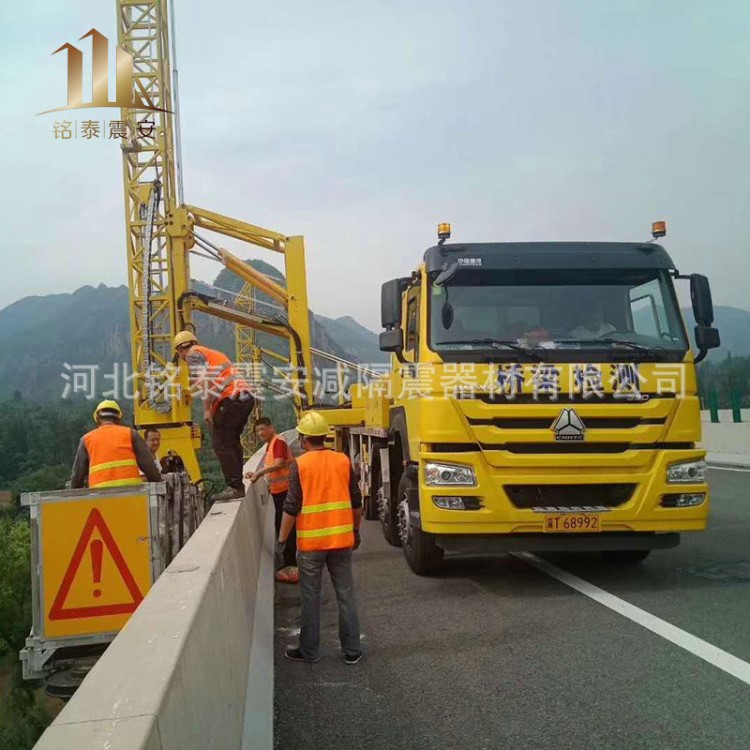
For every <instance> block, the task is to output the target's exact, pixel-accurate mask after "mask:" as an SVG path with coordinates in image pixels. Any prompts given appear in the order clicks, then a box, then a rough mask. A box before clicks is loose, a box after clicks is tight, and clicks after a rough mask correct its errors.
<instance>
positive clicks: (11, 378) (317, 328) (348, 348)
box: [0, 261, 376, 402]
mask: <svg viewBox="0 0 750 750" xmlns="http://www.w3.org/2000/svg"><path fill="white" fill-rule="evenodd" d="M252 265H253V266H254V267H255V268H257V269H258V270H260V271H263V272H265V273H269V274H271V275H272V276H275V277H276V278H277V280H278V281H279V283H281V284H282V285H283V283H284V282H283V278H281V276H280V273H279V271H278V270H277V269H275V268H273V267H272V266H269V265H268V264H267V263H263V261H252ZM242 286H243V282H242V280H241V279H239V278H238V277H237V276H235V275H234V274H232V273H230V272H229V271H227V270H223V271H222V272H221V273H220V274H219V275H218V276H217V278H216V279H215V281H214V284H213V286H210V285H207V284H205V283H203V282H200V281H194V282H193V284H192V287H193V289H195V290H196V291H198V292H201V293H204V294H208V295H211V296H213V297H220V298H222V299H224V300H226V301H234V296H235V295H236V293H238V292H239V291H240V290H241V288H242ZM220 289H221V290H225V291H223V292H221V291H218V290H220ZM257 300H258V306H257V311H258V313H259V314H262V313H264V312H265V313H276V314H278V313H279V312H280V311H279V310H274V309H273V308H270V307H268V306H267V305H268V304H271V303H272V301H271V300H269V299H268V298H267V297H266V296H265V295H262V294H259V295H258V297H257ZM128 304H129V300H128V290H127V287H125V286H119V287H107V286H105V285H103V284H101V285H99V286H98V287H96V288H94V287H91V286H85V287H81V288H80V289H78V290H77V291H75V292H73V293H71V294H55V295H48V296H42V297H25V298H24V299H21V300H18V301H17V302H14V303H13V304H11V305H8V306H7V307H5V308H3V309H0V400H1V399H4V398H8V397H11V396H12V395H13V394H14V393H16V392H17V393H19V394H21V395H22V396H23V397H24V398H28V399H31V400H33V401H38V402H42V401H52V400H56V399H58V398H60V396H61V394H62V393H63V390H64V388H65V387H66V385H67V384H68V383H71V384H72V378H73V377H74V375H73V369H78V368H75V366H79V367H80V366H86V367H93V368H97V370H96V372H97V387H96V393H95V394H94V395H95V396H98V395H100V394H101V393H102V392H104V391H107V390H109V389H111V388H112V387H113V380H112V376H111V374H112V373H113V371H114V367H113V365H114V363H128V365H127V369H128V370H129V363H130V322H129V317H128V315H129V311H128ZM326 321H327V319H325V318H319V317H318V316H315V315H313V314H312V313H310V322H311V336H312V343H313V346H314V347H315V348H317V349H321V350H323V351H328V352H330V353H331V354H334V355H336V356H338V357H341V358H344V359H349V360H359V359H360V358H359V357H356V356H354V352H356V351H367V350H368V347H370V346H371V342H372V341H373V340H374V339H375V338H376V337H375V334H373V333H372V332H371V331H368V330H367V329H365V328H362V327H361V326H358V324H356V323H354V321H352V323H354V325H355V326H358V327H359V328H360V329H361V338H362V341H360V342H357V341H356V336H354V335H353V333H352V331H354V328H352V329H351V331H349V332H348V333H347V335H346V337H345V340H343V341H340V340H339V339H338V338H337V333H336V330H338V329H336V326H331V325H328V324H327V322H326ZM194 322H195V324H196V328H197V333H198V335H199V336H200V338H201V340H202V341H204V342H205V343H206V345H208V346H211V347H215V348H217V349H220V350H222V351H225V352H226V353H227V354H228V355H229V356H230V357H231V356H233V354H234V351H235V342H234V326H233V325H232V324H230V323H227V322H225V321H223V320H219V319H218V318H215V317H212V316H208V315H204V314H198V315H196V316H195V317H194ZM336 322H338V321H333V323H336ZM334 329H336V330H334ZM339 335H340V333H339ZM259 343H260V344H261V345H262V346H264V347H266V348H269V349H272V350H275V351H279V352H280V353H283V352H284V351H285V344H284V342H282V341H281V340H280V339H278V338H277V337H272V336H269V335H266V334H261V335H260V339H259ZM315 364H316V366H317V367H326V366H327V364H326V363H325V362H323V361H316V363H315ZM70 368H73V369H70ZM120 373H122V368H120ZM65 376H67V378H68V380H66V379H65ZM105 376H108V377H105Z"/></svg>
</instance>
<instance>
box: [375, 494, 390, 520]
mask: <svg viewBox="0 0 750 750" xmlns="http://www.w3.org/2000/svg"><path fill="white" fill-rule="evenodd" d="M375 502H376V503H377V508H378V518H379V519H380V521H381V522H385V520H386V519H387V518H388V498H387V497H386V496H385V493H384V492H383V488H382V487H380V488H378V491H377V494H376V495H375Z"/></svg>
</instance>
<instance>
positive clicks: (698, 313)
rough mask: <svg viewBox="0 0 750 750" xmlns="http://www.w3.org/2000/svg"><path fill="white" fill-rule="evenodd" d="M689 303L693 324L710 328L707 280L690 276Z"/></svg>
mask: <svg viewBox="0 0 750 750" xmlns="http://www.w3.org/2000/svg"><path fill="white" fill-rule="evenodd" d="M690 301H691V302H692V303H693V315H694V316H695V322H696V323H697V324H698V325H699V326H701V327H702V328H710V327H711V325H712V324H713V322H714V303H713V301H712V299H711V286H710V284H709V283H708V279H707V278H706V277H705V276H702V275H701V274H699V273H691V274H690ZM717 346H718V344H717Z"/></svg>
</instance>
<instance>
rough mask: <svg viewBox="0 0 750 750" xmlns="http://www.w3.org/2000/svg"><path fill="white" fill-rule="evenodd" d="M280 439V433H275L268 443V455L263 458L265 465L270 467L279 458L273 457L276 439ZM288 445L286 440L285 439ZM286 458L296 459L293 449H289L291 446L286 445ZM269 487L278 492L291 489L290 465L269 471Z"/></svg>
mask: <svg viewBox="0 0 750 750" xmlns="http://www.w3.org/2000/svg"><path fill="white" fill-rule="evenodd" d="M278 439H279V436H278V435H274V436H273V437H272V438H271V442H270V443H269V444H268V448H267V449H266V455H265V458H264V459H263V466H264V467H268V466H271V465H273V464H274V463H275V462H276V461H277V460H278V459H276V458H274V457H273V447H274V445H275V444H276V441H277V440H278ZM283 442H284V444H285V445H286V441H283ZM284 459H285V460H286V461H294V454H293V453H292V451H291V450H289V446H288V445H287V446H286V456H284ZM267 476H268V489H269V490H270V491H271V492H272V493H273V494H276V493H277V492H286V491H287V490H288V489H289V467H288V466H285V467H284V468H283V469H279V470H278V471H270V472H268V475H267Z"/></svg>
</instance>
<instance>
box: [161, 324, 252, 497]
mask: <svg viewBox="0 0 750 750" xmlns="http://www.w3.org/2000/svg"><path fill="white" fill-rule="evenodd" d="M173 343H174V349H175V353H176V354H177V356H178V357H179V358H180V359H181V360H182V361H183V362H185V363H186V364H187V366H188V369H189V371H190V386H191V390H192V389H196V390H202V391H203V416H204V418H205V420H206V424H207V425H208V426H209V428H210V429H211V443H212V445H213V449H214V453H215V454H216V458H217V459H218V461H219V465H220V466H221V473H222V474H223V475H224V481H225V482H226V483H227V486H226V488H225V489H224V490H222V491H221V492H219V493H218V494H216V495H214V496H213V498H212V499H213V500H214V502H226V501H227V500H238V499H240V498H243V497H245V485H244V483H243V482H242V464H243V461H242V442H241V440H240V439H241V437H242V433H243V432H244V431H245V425H246V424H247V420H248V419H249V417H250V414H251V413H252V410H253V405H254V404H255V398H254V397H253V395H252V394H251V392H250V385H249V384H248V383H247V381H246V380H245V379H244V378H242V376H241V375H240V373H239V372H238V371H237V368H236V367H235V366H234V365H233V364H232V363H231V361H230V360H229V357H227V356H226V354H223V353H222V352H217V351H216V350H215V349H209V348H208V347H207V346H201V345H200V344H199V343H198V339H197V338H196V337H195V334H193V333H192V331H180V333H178V334H177V335H176V336H175V337H174V342H173Z"/></svg>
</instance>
